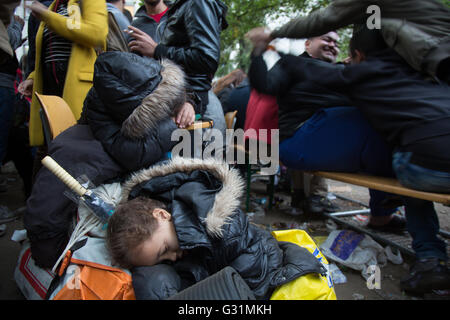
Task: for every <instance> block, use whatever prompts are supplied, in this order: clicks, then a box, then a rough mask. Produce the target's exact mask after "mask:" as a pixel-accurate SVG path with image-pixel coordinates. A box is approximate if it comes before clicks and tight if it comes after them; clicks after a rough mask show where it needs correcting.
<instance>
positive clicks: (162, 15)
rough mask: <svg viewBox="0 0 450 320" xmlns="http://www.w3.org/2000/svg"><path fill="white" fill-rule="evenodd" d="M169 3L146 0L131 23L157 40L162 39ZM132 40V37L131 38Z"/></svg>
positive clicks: (159, 0) (160, 0)
mask: <svg viewBox="0 0 450 320" xmlns="http://www.w3.org/2000/svg"><path fill="white" fill-rule="evenodd" d="M168 10H169V8H168V3H167V2H165V1H162V0H145V1H144V5H143V6H141V7H140V8H139V9H138V10H137V11H136V15H135V17H134V20H133V22H132V23H131V25H132V26H133V27H135V28H138V29H140V30H142V31H144V32H145V33H146V34H148V35H149V36H150V37H152V38H153V40H155V41H156V42H160V41H161V37H162V34H163V32H164V29H165V25H166V23H167V11H168ZM130 40H131V39H130Z"/></svg>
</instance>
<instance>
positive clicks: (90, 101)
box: [82, 52, 186, 171]
mask: <svg viewBox="0 0 450 320" xmlns="http://www.w3.org/2000/svg"><path fill="white" fill-rule="evenodd" d="M185 98H186V93H185V80H184V74H183V72H182V71H181V69H180V68H179V67H178V66H176V65H175V64H173V63H172V62H170V61H169V60H162V61H161V64H160V63H158V62H157V61H156V60H154V59H149V58H143V57H140V56H138V55H136V54H133V53H126V52H106V53H103V54H102V55H100V56H99V57H98V59H97V62H96V63H95V69H94V85H93V87H92V89H91V90H90V91H89V93H88V95H87V97H86V100H85V102H84V108H83V115H82V121H86V122H87V123H88V124H89V125H90V127H91V129H92V132H93V133H94V136H95V138H96V139H98V140H100V141H101V143H102V145H103V147H104V148H105V150H106V151H107V152H108V153H109V154H110V155H111V157H112V158H114V159H115V160H116V161H117V162H118V163H119V164H120V165H122V166H123V167H124V168H125V169H126V170H128V171H135V170H139V169H141V168H145V167H148V166H150V165H152V164H153V163H155V162H157V161H158V160H160V159H161V158H162V157H163V156H164V155H165V153H167V152H168V151H170V150H171V149H172V147H173V146H174V144H175V143H176V142H172V141H171V134H172V132H173V131H174V130H175V129H177V126H176V125H175V122H174V121H172V120H171V119H170V117H171V116H173V115H174V114H175V112H176V110H177V108H178V107H180V106H181V105H182V104H183V103H184V101H185Z"/></svg>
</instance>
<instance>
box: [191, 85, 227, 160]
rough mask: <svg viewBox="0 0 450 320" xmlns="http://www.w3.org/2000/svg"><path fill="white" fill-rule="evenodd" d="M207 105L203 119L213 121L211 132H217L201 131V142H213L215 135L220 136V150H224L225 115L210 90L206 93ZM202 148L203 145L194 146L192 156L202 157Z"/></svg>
mask: <svg viewBox="0 0 450 320" xmlns="http://www.w3.org/2000/svg"><path fill="white" fill-rule="evenodd" d="M208 100H209V102H208V105H207V106H206V109H205V113H204V114H203V119H206V120H212V121H213V123H214V124H213V130H218V131H215V132H213V130H212V129H203V140H204V141H211V142H213V141H214V139H215V138H216V135H217V134H221V135H222V147H223V148H222V150H225V138H226V136H225V133H226V132H225V130H226V123H225V115H224V113H223V109H222V105H221V104H220V101H219V99H218V98H217V96H216V95H215V94H214V92H213V91H212V90H210V91H209V92H208ZM203 147H204V145H203V144H201V145H195V144H194V150H193V151H194V152H193V154H194V156H195V157H201V156H203Z"/></svg>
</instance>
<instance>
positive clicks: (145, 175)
mask: <svg viewBox="0 0 450 320" xmlns="http://www.w3.org/2000/svg"><path fill="white" fill-rule="evenodd" d="M194 170H205V171H209V172H210V173H212V174H213V175H214V177H216V178H217V179H219V180H220V181H221V182H222V184H223V187H222V189H221V190H220V191H219V192H218V193H217V194H216V198H215V200H214V205H213V207H212V209H211V211H210V212H209V213H208V215H207V217H206V221H205V223H206V230H207V232H208V234H210V235H211V236H215V237H221V236H222V226H223V225H224V224H226V223H229V222H230V221H229V220H230V219H229V218H230V216H231V215H232V214H233V213H234V211H235V210H237V209H238V208H239V207H240V200H241V197H242V195H243V194H244V187H245V184H244V181H243V179H242V178H241V177H240V175H239V173H238V171H237V170H235V169H230V168H229V165H228V164H226V163H224V162H221V161H218V160H215V159H213V158H210V159H197V158H182V157H176V158H173V159H172V160H170V161H168V162H165V163H163V164H160V165H155V166H152V167H150V168H148V169H143V170H140V171H137V172H135V173H134V174H133V175H132V176H131V177H130V178H129V179H128V180H127V181H125V182H124V183H123V185H122V199H123V200H122V201H126V199H128V196H129V194H130V192H131V190H132V188H133V187H134V186H136V185H138V184H140V183H142V182H144V181H147V180H150V179H152V178H154V177H158V176H165V175H168V174H171V173H175V172H180V171H181V172H191V171H194Z"/></svg>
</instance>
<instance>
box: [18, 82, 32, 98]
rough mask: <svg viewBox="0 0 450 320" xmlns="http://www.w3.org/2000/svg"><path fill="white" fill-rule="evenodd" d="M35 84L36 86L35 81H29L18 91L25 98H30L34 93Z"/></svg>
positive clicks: (21, 84)
mask: <svg viewBox="0 0 450 320" xmlns="http://www.w3.org/2000/svg"><path fill="white" fill-rule="evenodd" d="M33 84H34V80H33V79H27V80H25V81H23V82H21V83H20V84H19V87H18V88H17V90H18V91H19V92H20V93H21V94H23V95H24V96H27V97H29V96H31V94H32V93H33Z"/></svg>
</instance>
